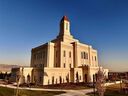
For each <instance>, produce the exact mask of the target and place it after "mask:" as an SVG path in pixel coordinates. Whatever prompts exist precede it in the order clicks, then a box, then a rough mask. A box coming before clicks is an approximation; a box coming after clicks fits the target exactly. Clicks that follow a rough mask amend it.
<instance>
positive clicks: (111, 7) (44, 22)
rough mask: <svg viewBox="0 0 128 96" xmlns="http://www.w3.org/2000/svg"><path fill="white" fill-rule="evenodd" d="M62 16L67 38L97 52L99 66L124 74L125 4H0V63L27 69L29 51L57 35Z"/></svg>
mask: <svg viewBox="0 0 128 96" xmlns="http://www.w3.org/2000/svg"><path fill="white" fill-rule="evenodd" d="M63 15H67V16H68V18H69V19H70V22H71V34H72V35H73V36H74V37H75V38H77V39H79V40H80V41H81V42H82V43H86V44H90V45H92V46H93V47H94V48H95V49H97V50H98V55H99V64H100V65H102V66H104V67H106V68H109V69H111V70H114V71H127V70H128V43H127V41H128V1H127V0H0V63H1V64H19V65H29V64H30V55H31V48H33V47H36V46H38V45H41V44H43V43H45V42H48V41H50V40H51V39H53V38H55V37H56V36H57V35H58V33H59V21H60V19H61V18H62V16H63Z"/></svg>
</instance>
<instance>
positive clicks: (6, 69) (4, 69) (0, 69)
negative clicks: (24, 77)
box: [0, 64, 20, 72]
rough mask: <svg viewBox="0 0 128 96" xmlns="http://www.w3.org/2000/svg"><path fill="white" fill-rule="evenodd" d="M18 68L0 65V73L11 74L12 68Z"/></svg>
mask: <svg viewBox="0 0 128 96" xmlns="http://www.w3.org/2000/svg"><path fill="white" fill-rule="evenodd" d="M16 67H20V66H19V65H9V64H0V72H11V69H12V68H16Z"/></svg>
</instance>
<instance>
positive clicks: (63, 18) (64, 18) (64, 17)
mask: <svg viewBox="0 0 128 96" xmlns="http://www.w3.org/2000/svg"><path fill="white" fill-rule="evenodd" d="M64 20H66V21H69V19H68V17H67V16H63V17H62V19H61V21H64Z"/></svg>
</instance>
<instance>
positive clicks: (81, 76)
mask: <svg viewBox="0 0 128 96" xmlns="http://www.w3.org/2000/svg"><path fill="white" fill-rule="evenodd" d="M98 69H99V65H98V56H97V50H95V49H94V48H92V46H91V45H87V44H83V43H80V41H79V40H77V39H75V38H74V37H73V36H72V35H71V32H70V21H69V19H68V18H67V17H66V16H63V18H62V19H61V21H60V30H59V34H58V36H57V37H56V38H55V39H53V40H51V41H50V42H47V43H45V44H43V45H40V46H38V47H36V48H32V50H31V64H30V67H28V68H26V67H20V68H17V69H16V68H14V69H12V74H13V75H12V76H15V77H16V73H17V72H16V70H19V71H18V72H19V74H20V77H22V79H21V78H20V82H21V83H23V82H32V83H37V84H42V85H49V84H61V83H68V82H73V83H76V82H92V81H93V74H96V73H97V72H98ZM106 70H107V69H106ZM107 71H108V70H107ZM23 78H24V79H23Z"/></svg>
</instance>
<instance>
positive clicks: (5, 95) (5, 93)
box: [0, 87, 65, 96]
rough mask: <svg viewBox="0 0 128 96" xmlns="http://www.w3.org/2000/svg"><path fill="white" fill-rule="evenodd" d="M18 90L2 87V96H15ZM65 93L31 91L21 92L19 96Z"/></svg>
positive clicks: (0, 93)
mask: <svg viewBox="0 0 128 96" xmlns="http://www.w3.org/2000/svg"><path fill="white" fill-rule="evenodd" d="M15 93H16V90H15V89H11V88H6V87H0V96H15ZM62 93H65V92H63V91H31V90H23V89H22V90H19V96H53V95H57V94H62Z"/></svg>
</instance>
